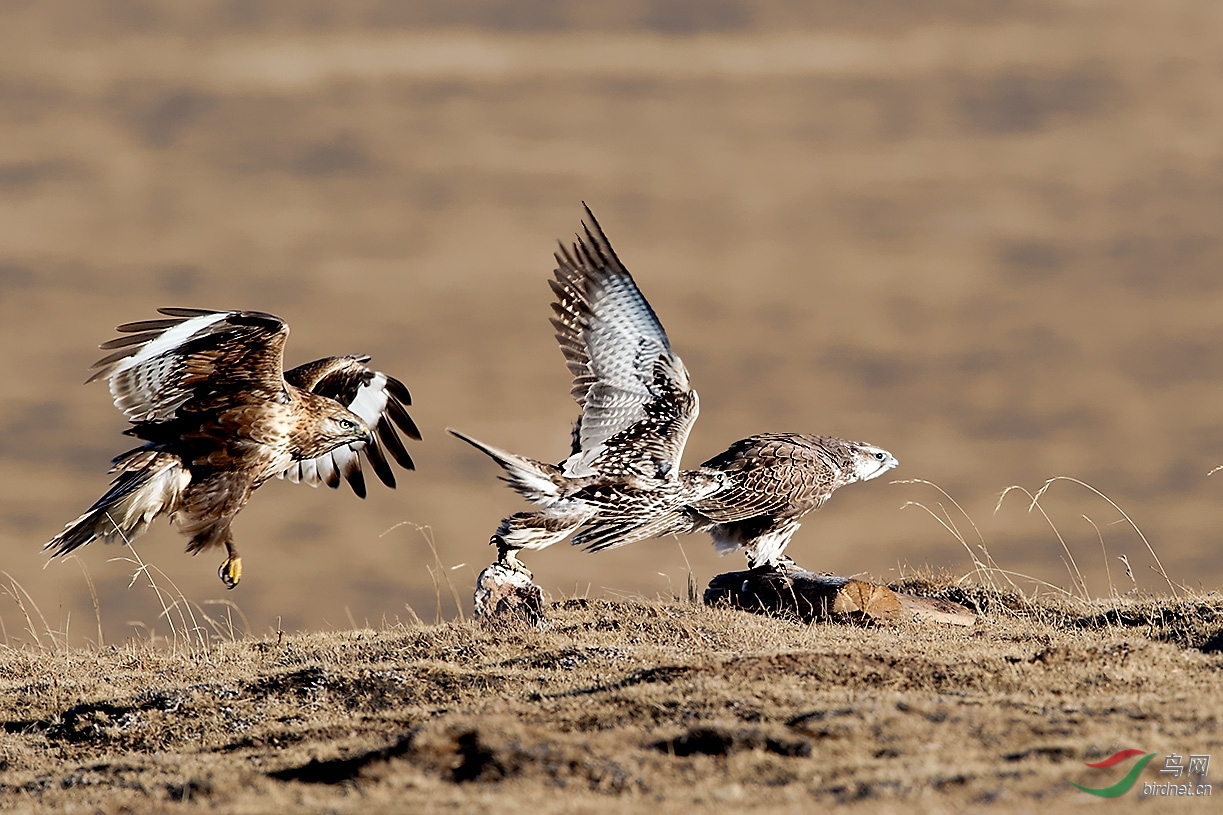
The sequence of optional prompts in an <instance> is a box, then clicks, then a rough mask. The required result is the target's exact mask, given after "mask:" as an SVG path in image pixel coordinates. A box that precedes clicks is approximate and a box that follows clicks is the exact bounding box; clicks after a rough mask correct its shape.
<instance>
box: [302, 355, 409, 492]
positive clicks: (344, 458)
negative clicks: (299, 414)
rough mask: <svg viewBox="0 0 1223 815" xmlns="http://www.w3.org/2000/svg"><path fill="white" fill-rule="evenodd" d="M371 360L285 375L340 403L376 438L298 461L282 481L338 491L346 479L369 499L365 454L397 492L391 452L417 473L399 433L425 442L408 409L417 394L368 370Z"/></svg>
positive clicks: (324, 363)
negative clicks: (362, 422)
mask: <svg viewBox="0 0 1223 815" xmlns="http://www.w3.org/2000/svg"><path fill="white" fill-rule="evenodd" d="M366 362H369V357H368V356H365V355H357V354H352V355H349V356H343V357H326V358H325V359H319V360H315V361H314V362H307V363H306V364H305V365H299V366H298V367H296V368H293V369H292V370H289V371H286V372H285V374H284V378H285V381H287V382H288V383H290V384H291V385H295V386H297V387H299V388H302V389H303V390H308V391H312V392H313V393H317V394H319V395H320V396H326V397H328V398H329V399H334V400H336V401H337V402H339V403H340V404H342V405H343V406H344V407H346V408H348V409H349V410H351V411H352V412H353V413H355V414H357V415H358V416H360V417H361V420H362V421H364V422H365V425H366V427H368V428H370V429H371V430H373V432H374V439H373V441H372V442H371V443H368V444H367V443H365V442H353V443H351V444H345V445H341V446H339V447H337V448H335V449H334V450H332V451H330V452H328V453H324V454H323V455H321V456H318V457H316V458H309V459H302V460H301V461H295V462H293V464H292V465H291V466H290V467H289V468H288V469H286V470H284V471H283V472H281V473H280V474H279V477H280V478H286V479H288V480H289V481H292V482H293V483H306V484H310V485H311V486H318V485H319V484H326V485H327V486H329V487H331V488H332V489H336V488H338V487H339V486H340V480H341V478H343V479H344V480H346V481H347V482H348V483H349V485H350V486H351V487H352V490H353V492H354V493H356V494H357V495H358V496H360V497H362V498H364V497H365V476H364V475H363V473H362V469H361V458H362V455H364V457H365V458H367V459H368V460H369V463H370V466H372V467H373V470H374V473H375V474H376V475H377V476H378V479H379V480H380V481H382V483H383V484H386V485H387V486H388V487H391V488H394V486H395V474H394V472H393V471H392V469H391V465H390V463H389V462H388V460H387V457H388V454H389V456H390V458H392V459H394V460H395V462H396V463H398V464H399V466H401V467H403V468H404V469H405V470H413V469H415V464H414V463H413V462H412V457H411V456H410V455H409V454H408V451H407V448H405V447H404V445H403V440H402V439H400V438H399V433H398V432H397V431H396V427H398V429H399V431H402V432H403V433H404V435H406V436H408V437H409V438H412V439H417V440H419V439H420V431H419V430H418V429H417V427H416V423H415V422H413V421H412V417H411V416H409V415H408V411H407V410H406V406H408V405H411V404H412V396H411V394H410V393H408V389H407V387H405V386H404V384H403V383H402V382H400V381H399V380H397V379H395V378H393V377H390V376H387V375H386V374H384V373H382V372H381V371H375V370H373V369H371V368H368V367H366V365H365V363H366Z"/></svg>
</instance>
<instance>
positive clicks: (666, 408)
mask: <svg viewBox="0 0 1223 815" xmlns="http://www.w3.org/2000/svg"><path fill="white" fill-rule="evenodd" d="M586 214H587V217H588V218H589V220H590V224H589V225H588V226H586V228H585V239H583V238H581V237H579V238H578V240H577V242H576V243H575V244H574V245H573V246H572V247H571V248H567V247H565V246H563V245H562V246H561V248H560V251H559V252H557V254H556V262H557V269H556V273H555V279H554V280H552V281H550V283H551V286H552V290H553V292H554V293H555V295H556V301H555V302H554V303H553V306H552V308H553V311H554V312H555V314H556V316H555V317H554V318H553V319H552V324H553V326H554V327H555V328H556V339H557V342H558V343H559V344H560V347H561V351H562V353H563V354H564V355H565V361H566V364H567V365H568V367H569V370H570V372H571V373H572V374H573V377H574V379H573V388H572V394H573V397H574V399H575V400H576V401H577V403H578V405H579V406H580V407H581V408H582V416H581V419H580V420H579V423H578V425H577V427H576V428H575V434H574V435H575V438H574V442H575V443H574V451H573V455H572V456H571V457H570V459H569V460H568V461H567V462H566V466H565V471H566V475H569V476H571V477H581V476H586V475H593V474H596V473H599V474H606V475H621V474H623V473H626V472H633V473H637V474H642V475H647V476H650V477H667V476H671V477H674V474H675V473H677V472H678V469H679V461H680V457H681V456H682V454H683V450H684V445H685V444H686V443H687V440H688V434H689V432H690V431H691V430H692V425H693V423H694V422H695V421H696V416H697V412H698V402H697V397H696V392H695V391H693V390H692V388H691V385H690V384H689V381H688V371H687V369H685V368H684V364H683V362H682V361H681V360H680V358H679V357H678V356H676V355H675V354H674V353H673V352H672V351H671V345H670V342H669V341H668V340H667V334H666V331H664V330H663V327H662V324H661V323H660V322H659V321H658V317H657V316H656V315H655V314H654V310H653V309H652V308H651V307H650V304H649V303H648V302H647V301H646V299H645V297H644V296H643V295H642V294H641V291H640V290H639V289H638V288H637V284H636V283H635V282H634V281H633V277H632V275H630V274H629V272H628V270H627V269H626V268H625V267H624V265H623V264H622V263H621V262H620V259H619V258H618V257H617V256H616V254H615V252H614V251H613V249H612V247H611V244H610V243H609V242H608V240H607V237H606V235H604V233H603V230H602V229H601V228H600V227H599V223H598V221H597V220H596V219H595V217H594V215H593V214H592V213H591V212H590V210H589V208H587V210H586Z"/></svg>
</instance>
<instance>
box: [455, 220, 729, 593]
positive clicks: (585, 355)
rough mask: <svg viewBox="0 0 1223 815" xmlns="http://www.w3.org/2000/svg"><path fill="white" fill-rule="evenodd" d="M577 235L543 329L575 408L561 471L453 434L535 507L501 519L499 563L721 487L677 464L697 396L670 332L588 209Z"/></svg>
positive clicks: (562, 261) (564, 252)
mask: <svg viewBox="0 0 1223 815" xmlns="http://www.w3.org/2000/svg"><path fill="white" fill-rule="evenodd" d="M586 216H587V218H588V219H589V224H584V225H583V226H584V233H585V238H584V239H583V238H582V237H581V236H579V237H578V238H577V241H576V242H575V243H574V245H573V246H572V248H569V247H566V246H564V245H563V244H562V245H561V247H560V250H559V251H558V252H557V253H556V255H555V258H556V264H557V268H556V271H555V277H554V279H553V280H550V281H549V283H550V285H551V287H552V291H553V293H554V294H555V296H556V300H555V302H554V303H553V304H552V310H553V311H554V312H555V316H554V317H553V318H552V325H553V327H554V328H555V329H556V339H557V341H558V342H559V343H560V347H561V351H562V353H563V354H564V356H565V362H566V363H567V364H568V367H569V370H570V372H571V373H572V374H573V388H572V390H571V393H572V395H573V398H574V399H575V400H576V401H577V403H578V406H579V407H580V408H581V411H582V412H581V416H580V417H579V418H578V421H577V423H576V425H575V426H574V428H573V443H572V447H571V450H570V455H569V457H568V458H566V459H565V460H564V461H562V462H561V463H560V464H555V465H554V464H547V463H545V462H542V461H538V460H535V459H531V458H527V457H525V456H519V455H516V454H514V453H509V452H507V451H505V450H501V449H499V448H496V447H493V446H491V445H488V444H484V443H483V442H480V441H477V440H476V439H473V438H471V437H470V436H467V435H465V434H463V433H460V432H459V431H457V430H450V432H451V433H452V434H454V435H455V436H457V437H458V438H460V439H462V440H463V441H466V442H467V443H468V444H471V445H472V446H474V447H476V448H477V449H479V450H481V451H483V452H484V453H486V454H487V455H489V456H490V457H492V458H493V460H494V461H496V462H497V463H498V464H499V465H501V468H502V469H503V470H505V476H504V480H505V481H507V482H508V483H509V484H510V486H511V487H512V488H513V489H514V490H516V491H517V492H518V493H519V494H520V495H522V496H523V497H524V498H526V499H527V500H529V501H531V502H532V503H534V504H537V505H539V506H541V507H543V509H542V510H540V511H537V512H519V513H515V514H514V515H511V516H510V517H508V518H506V519H505V520H503V521H502V522H501V525H500V527H499V528H498V529H497V531H496V533H495V534H494V535H493V537H492V540H491V543H493V544H494V545H495V546H497V550H498V563H501V564H504V565H508V566H510V567H513V568H517V569H522V570H524V571H525V567H523V566H522V565H521V563H520V562H519V561H518V560H517V558H516V556H515V553H516V552H517V551H518V550H520V549H543V548H544V547H546V546H550V545H552V544H553V543H557V542H558V541H561V540H564V539H565V538H566V537H567V536H568V535H569V534H571V533H572V532H574V531H576V530H577V529H578V528H579V527H580V526H581V525H582V524H584V523H587V522H591V521H594V520H596V519H598V520H600V521H607V522H609V523H615V524H620V523H628V524H635V523H640V522H644V521H646V520H648V519H649V518H651V517H653V515H654V513H655V512H656V511H660V510H665V509H667V508H670V507H673V506H677V505H683V504H687V503H690V502H694V501H697V500H699V499H700V498H702V497H704V496H706V495H708V494H710V493H711V492H713V491H714V490H716V489H718V488H719V487H720V486H721V485H722V480H723V478H722V475H721V474H720V473H718V472H715V471H708V472H706V471H700V470H698V471H683V470H681V469H680V456H681V455H682V454H683V451H684V445H685V443H686V442H687V440H688V433H689V431H691V430H692V424H693V422H695V421H696V416H697V409H698V403H697V395H696V391H694V390H693V389H692V386H691V385H690V384H689V382H688V371H687V369H686V368H685V367H684V363H683V362H682V361H681V360H680V358H679V357H678V356H676V355H675V354H674V353H673V352H672V351H671V344H670V342H669V341H668V340H667V333H666V331H664V330H663V327H662V324H661V323H660V322H659V321H658V317H657V316H655V314H654V310H653V309H651V308H650V304H649V303H647V302H646V299H645V298H644V297H643V296H642V294H641V291H640V290H639V289H638V288H637V284H636V283H635V282H634V281H633V277H632V275H630V274H629V271H628V269H626V268H625V267H624V264H622V263H621V262H620V259H619V258H618V257H616V253H615V252H614V251H613V250H612V247H611V244H610V243H609V242H608V240H607V236H606V235H604V234H603V230H602V229H601V228H600V227H599V223H598V221H597V220H596V219H595V217H594V214H593V213H591V211H590V209H589V208H587V209H586Z"/></svg>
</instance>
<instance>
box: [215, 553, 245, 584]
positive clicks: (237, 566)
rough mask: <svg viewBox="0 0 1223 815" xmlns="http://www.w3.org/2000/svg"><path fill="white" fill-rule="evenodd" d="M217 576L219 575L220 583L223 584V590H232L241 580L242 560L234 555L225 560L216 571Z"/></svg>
mask: <svg viewBox="0 0 1223 815" xmlns="http://www.w3.org/2000/svg"><path fill="white" fill-rule="evenodd" d="M217 574H218V575H220V577H221V582H222V583H224V584H225V588H227V589H232V588H233V587H234V586H236V585H238V581H239V580H241V579H242V558H240V557H237V556H235V555H231V556H229V557H227V558H225V562H224V563H222V564H221V568H220V569H217Z"/></svg>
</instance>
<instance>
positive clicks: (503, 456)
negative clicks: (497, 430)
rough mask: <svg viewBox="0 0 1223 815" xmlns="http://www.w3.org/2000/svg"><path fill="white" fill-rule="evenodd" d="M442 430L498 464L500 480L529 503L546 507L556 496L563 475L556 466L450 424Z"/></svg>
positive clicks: (562, 480)
mask: <svg viewBox="0 0 1223 815" xmlns="http://www.w3.org/2000/svg"><path fill="white" fill-rule="evenodd" d="M446 432H447V433H449V434H450V435H452V436H454V437H455V438H457V439H462V440H463V441H465V442H467V443H468V444H470V445H471V446H472V447H474V448H476V449H477V450H479V451H480V452H482V453H484V454H485V455H487V456H489V457H490V458H492V459H493V461H495V462H497V463H498V464H500V465H501V469H503V470H505V475H504V476H502V480H503V481H505V482H506V483H508V484H509V485H510V486H511V487H513V488H514V491H515V492H517V493H518V494H519V495H521V496H522V497H523V498H526V499H527V500H528V501H530V502H531V503H534V504H541V505H544V506H547V505H548V504H551V503H554V502H555V501H557V500H559V499H560V497H561V487H562V486H563V485H564V483H565V478H564V476H563V475H562V474H561V471H560V468H559V467H557V466H556V465H554V464H545V463H544V462H542V461H536V460H535V459H533V458H527V457H526V456H519V455H515V454H514V453H510V452H507V451H505V450H502V449H501V448H499V447H493V446H491V445H488V444H485V443H484V442H482V441H477V440H475V439H473V438H472V437H471V436H468V435H465V434H463V433H460V432H459V431H458V430H455V429H454V428H452V427H448V428H446Z"/></svg>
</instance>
